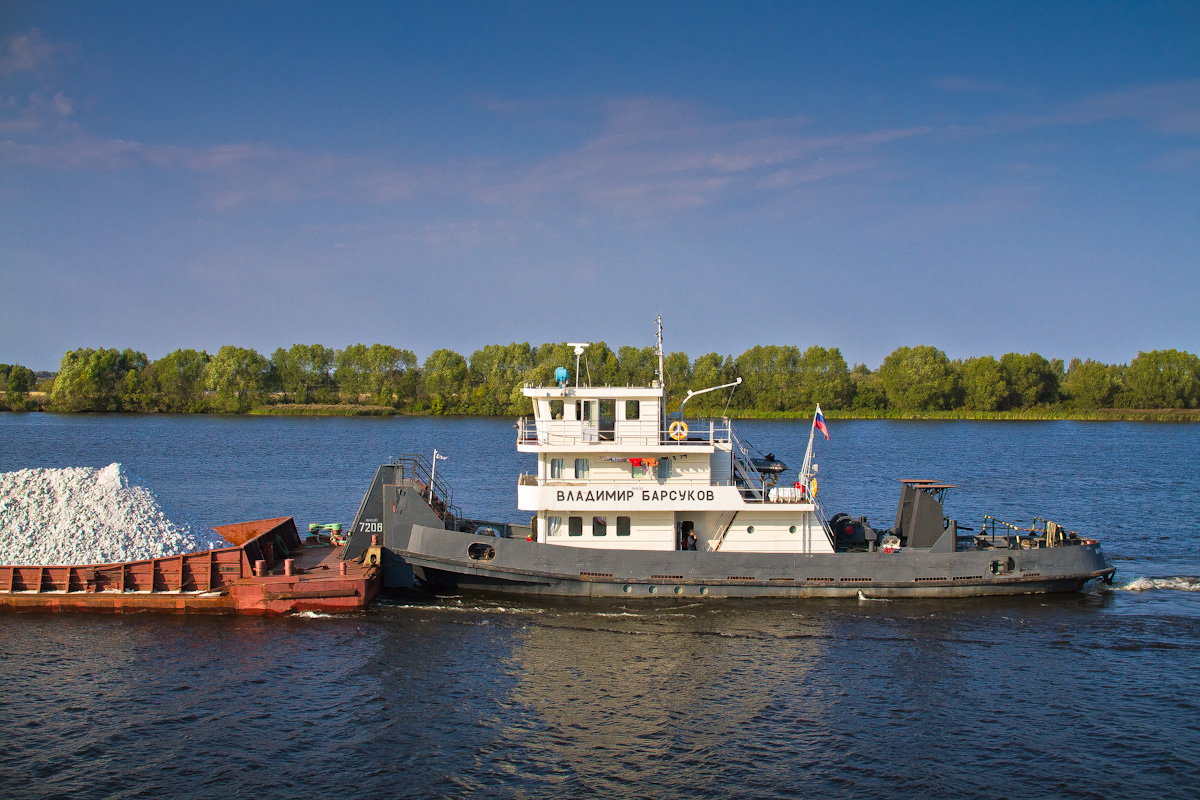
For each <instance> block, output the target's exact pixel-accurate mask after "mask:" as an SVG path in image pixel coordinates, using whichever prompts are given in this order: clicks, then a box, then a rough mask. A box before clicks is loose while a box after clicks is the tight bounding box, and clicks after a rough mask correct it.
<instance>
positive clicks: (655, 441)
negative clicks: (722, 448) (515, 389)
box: [517, 417, 733, 447]
mask: <svg viewBox="0 0 1200 800" xmlns="http://www.w3.org/2000/svg"><path fill="white" fill-rule="evenodd" d="M675 436H679V437H680V438H678V439H676V438H675ZM675 436H673V435H672V431H671V429H670V428H669V427H668V428H666V429H659V428H658V425H657V423H656V422H654V421H642V420H617V421H616V422H615V423H613V427H612V429H611V430H609V429H608V428H607V427H605V426H601V425H594V424H592V423H591V422H589V421H587V420H573V419H572V420H563V419H553V420H537V419H534V418H533V417H521V418H520V419H518V420H517V444H518V445H522V444H525V445H529V444H544V445H557V446H576V445H593V444H604V443H607V442H616V443H619V444H625V445H632V446H637V445H642V446H651V445H667V446H672V447H687V446H695V445H698V444H699V445H712V444H724V443H727V442H729V441H731V439H732V438H733V426H732V425H731V424H730V423H729V422H728V421H723V422H721V423H716V422H714V421H712V420H707V421H705V420H693V421H691V422H689V423H688V431H687V433H686V434H682V433H676V434H675Z"/></svg>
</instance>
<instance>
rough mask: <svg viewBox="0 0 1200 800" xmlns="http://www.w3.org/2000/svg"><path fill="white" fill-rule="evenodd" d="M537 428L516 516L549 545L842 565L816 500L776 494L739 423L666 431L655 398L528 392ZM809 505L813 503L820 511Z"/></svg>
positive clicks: (660, 399) (623, 392)
mask: <svg viewBox="0 0 1200 800" xmlns="http://www.w3.org/2000/svg"><path fill="white" fill-rule="evenodd" d="M523 393H524V395H525V396H526V397H528V398H530V399H531V400H532V401H533V416H532V417H529V418H522V419H521V420H520V422H519V423H518V426H517V427H518V434H517V449H518V450H519V451H520V452H522V453H535V454H536V455H537V458H538V468H537V473H536V474H529V475H522V476H521V478H520V480H519V483H518V487H517V505H518V507H519V508H521V509H522V510H524V511H529V512H535V513H536V514H537V518H536V523H535V528H536V538H537V541H538V542H542V543H546V544H558V545H564V546H569V547H590V548H599V549H614V550H679V549H682V548H685V547H687V546H688V544H689V536H688V534H689V533H690V534H692V535H693V536H694V537H695V549H696V550H704V551H713V550H720V551H721V552H759V553H832V552H833V551H834V548H833V543H832V540H831V538H830V536H829V534H828V533H827V532H826V530H825V527H824V525H823V524H822V521H821V517H820V515H819V514H818V507H817V505H816V504H815V498H810V497H809V496H808V494H807V493H806V492H802V491H801V490H800V489H797V488H793V487H787V488H773V487H769V486H767V480H766V479H765V478H764V475H763V474H761V473H760V472H759V471H758V470H756V469H755V468H754V465H753V462H752V460H751V459H750V458H749V457H748V448H746V447H745V446H744V445H743V444H742V443H741V442H740V441H739V440H738V437H737V434H736V432H735V431H734V428H733V425H732V423H731V422H730V421H729V420H728V419H721V420H719V421H703V422H695V421H693V422H690V423H688V425H687V426H686V427H681V425H680V422H682V421H675V422H672V423H671V424H668V423H667V415H666V409H665V408H664V404H665V401H666V392H665V390H664V389H663V387H662V381H661V380H659V381H656V382H655V383H654V385H652V386H648V387H587V386H568V385H567V381H566V380H560V381H559V385H557V386H550V387H545V386H532V385H527V386H526V387H525V388H524V390H523ZM810 499H812V500H814V502H810Z"/></svg>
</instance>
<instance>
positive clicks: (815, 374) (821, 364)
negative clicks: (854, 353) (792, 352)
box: [791, 345, 854, 409]
mask: <svg viewBox="0 0 1200 800" xmlns="http://www.w3.org/2000/svg"><path fill="white" fill-rule="evenodd" d="M796 377H797V379H798V382H797V385H796V387H795V392H794V397H795V399H794V400H793V401H792V403H791V407H792V408H794V409H805V408H813V409H815V408H816V406H817V403H821V404H822V405H823V406H824V407H825V408H830V409H838V408H849V407H850V403H851V402H852V401H853V399H854V381H852V380H850V372H849V370H847V369H846V359H844V358H842V351H841V350H839V349H838V348H836V347H818V346H817V345H813V346H812V347H810V348H808V349H807V350H805V351H804V354H803V355H801V356H800V363H799V365H798V368H797V375H796Z"/></svg>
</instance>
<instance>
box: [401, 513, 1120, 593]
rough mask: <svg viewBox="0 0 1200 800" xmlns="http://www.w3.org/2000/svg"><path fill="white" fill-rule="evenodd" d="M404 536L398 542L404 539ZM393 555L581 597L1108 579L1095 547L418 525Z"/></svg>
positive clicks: (437, 586)
mask: <svg viewBox="0 0 1200 800" xmlns="http://www.w3.org/2000/svg"><path fill="white" fill-rule="evenodd" d="M398 538H399V537H398ZM405 538H406V539H407V541H405V542H399V541H397V542H396V544H397V545H399V546H398V547H396V548H395V549H394V550H393V552H394V554H395V555H396V556H399V557H402V558H403V559H404V560H405V561H406V562H407V563H408V564H409V565H411V567H412V568H413V571H414V573H415V575H416V576H417V578H418V579H419V580H420V581H421V582H422V584H424V585H425V586H427V587H428V588H431V589H434V590H443V591H447V590H475V591H489V592H505V593H518V594H535V595H553V596H582V597H644V598H650V597H781V598H782V597H790V598H808V597H850V598H856V597H864V598H900V597H978V596H988V595H1015V594H1038V593H1047V592H1073V591H1078V590H1079V589H1081V588H1083V586H1084V585H1085V584H1086V583H1088V582H1089V581H1092V580H1095V579H1097V578H1103V579H1111V576H1112V574H1113V572H1114V571H1115V570H1114V568H1112V567H1110V566H1108V565H1107V564H1106V563H1105V560H1104V555H1103V553H1102V552H1101V549H1100V545H1098V544H1094V543H1087V544H1078V545H1070V546H1061V547H1050V548H1040V549H1033V550H1009V549H1007V548H991V549H987V550H974V551H965V552H958V553H936V554H935V553H928V552H926V553H922V552H914V551H911V550H909V551H907V552H906V551H901V552H898V553H884V552H882V551H875V552H861V553H832V554H811V555H808V554H794V553H711V552H695V551H675V552H671V551H666V552H658V553H648V552H645V551H635V550H624V551H623V550H608V551H595V550H585V549H583V548H571V547H556V546H546V545H543V544H538V543H537V542H528V541H521V540H513V539H503V538H497V537H492V536H476V535H472V534H466V533H460V532H456V531H448V530H443V529H438V528H431V527H424V526H419V525H415V526H412V528H411V530H410V531H409V533H408V536H407V537H405Z"/></svg>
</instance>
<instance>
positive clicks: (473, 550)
mask: <svg viewBox="0 0 1200 800" xmlns="http://www.w3.org/2000/svg"><path fill="white" fill-rule="evenodd" d="M467 555H469V556H470V557H471V558H473V559H475V560H476V561H491V560H492V559H493V558H495V557H496V548H494V547H492V546H491V545H490V544H484V543H483V542H475V544H473V545H471V546H470V547H468V548H467Z"/></svg>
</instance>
